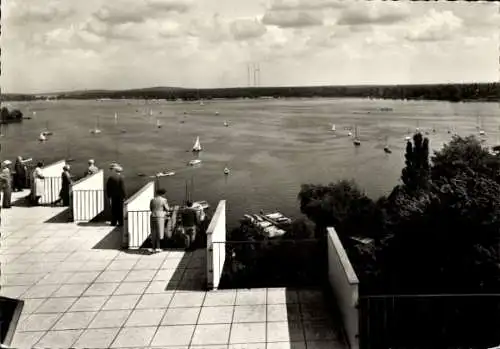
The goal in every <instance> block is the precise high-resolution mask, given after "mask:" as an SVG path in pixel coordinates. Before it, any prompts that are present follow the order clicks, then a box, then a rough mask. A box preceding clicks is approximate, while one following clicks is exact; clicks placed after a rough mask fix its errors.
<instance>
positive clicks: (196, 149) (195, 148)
mask: <svg viewBox="0 0 500 349" xmlns="http://www.w3.org/2000/svg"><path fill="white" fill-rule="evenodd" d="M200 151H201V144H200V137H196V142H194V145H193V152H200Z"/></svg>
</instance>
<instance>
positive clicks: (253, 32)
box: [231, 19, 267, 40]
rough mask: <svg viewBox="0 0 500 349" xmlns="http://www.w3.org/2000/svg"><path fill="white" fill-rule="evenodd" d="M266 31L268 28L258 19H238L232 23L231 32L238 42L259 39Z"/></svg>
mask: <svg viewBox="0 0 500 349" xmlns="http://www.w3.org/2000/svg"><path fill="white" fill-rule="evenodd" d="M266 31H267V29H266V26H264V25H263V24H262V23H261V22H260V21H259V20H257V19H253V20H252V19H237V20H235V21H233V22H232V23H231V32H232V33H233V36H234V38H235V39H237V40H247V39H254V38H258V37H261V36H262V35H264V34H265V33H266Z"/></svg>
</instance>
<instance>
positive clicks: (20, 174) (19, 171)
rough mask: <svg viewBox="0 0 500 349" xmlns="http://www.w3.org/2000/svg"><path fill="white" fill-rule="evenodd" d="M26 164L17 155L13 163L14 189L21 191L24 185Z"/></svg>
mask: <svg viewBox="0 0 500 349" xmlns="http://www.w3.org/2000/svg"><path fill="white" fill-rule="evenodd" d="M27 171H28V169H27V167H26V164H25V163H24V161H23V158H22V157H21V156H18V157H17V159H16V163H15V165H14V191H23V189H24V188H25V187H26V172H27Z"/></svg>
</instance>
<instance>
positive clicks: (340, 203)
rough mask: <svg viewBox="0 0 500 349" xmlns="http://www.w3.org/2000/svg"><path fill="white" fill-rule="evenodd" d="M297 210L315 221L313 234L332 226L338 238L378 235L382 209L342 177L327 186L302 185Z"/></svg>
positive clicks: (354, 184)
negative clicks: (315, 229)
mask: <svg viewBox="0 0 500 349" xmlns="http://www.w3.org/2000/svg"><path fill="white" fill-rule="evenodd" d="M298 198H299V200H300V210H301V212H302V213H303V214H305V215H306V216H307V217H308V218H309V219H310V220H311V221H313V222H314V223H315V224H316V227H317V231H316V236H317V237H320V236H321V235H322V233H324V229H325V228H326V227H331V226H332V227H335V229H336V230H337V232H338V233H339V236H340V238H341V239H343V238H345V237H349V236H361V237H371V238H378V237H379V235H380V233H381V227H382V222H383V212H382V211H381V210H380V209H379V207H377V205H376V203H375V202H373V200H372V199H370V198H369V197H368V196H367V195H366V194H365V193H363V192H362V191H361V190H360V189H359V187H358V185H357V184H356V183H355V182H354V181H346V180H342V181H339V182H337V183H330V184H329V185H327V186H322V185H313V184H307V185H302V189H301V191H300V192H299V195H298Z"/></svg>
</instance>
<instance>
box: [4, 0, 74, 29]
mask: <svg viewBox="0 0 500 349" xmlns="http://www.w3.org/2000/svg"><path fill="white" fill-rule="evenodd" d="M2 7H3V10H4V11H2V12H3V18H2V20H4V21H7V22H8V23H9V24H10V25H27V24H36V23H50V22H58V21H61V20H63V19H66V18H68V17H69V16H71V15H72V14H73V13H74V11H73V9H72V7H71V6H70V5H68V3H67V2H64V1H54V0H52V1H47V2H41V3H40V2H38V3H33V2H30V1H26V2H22V1H17V2H16V1H13V2H12V3H9V2H7V5H6V6H5V5H4V6H2Z"/></svg>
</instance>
